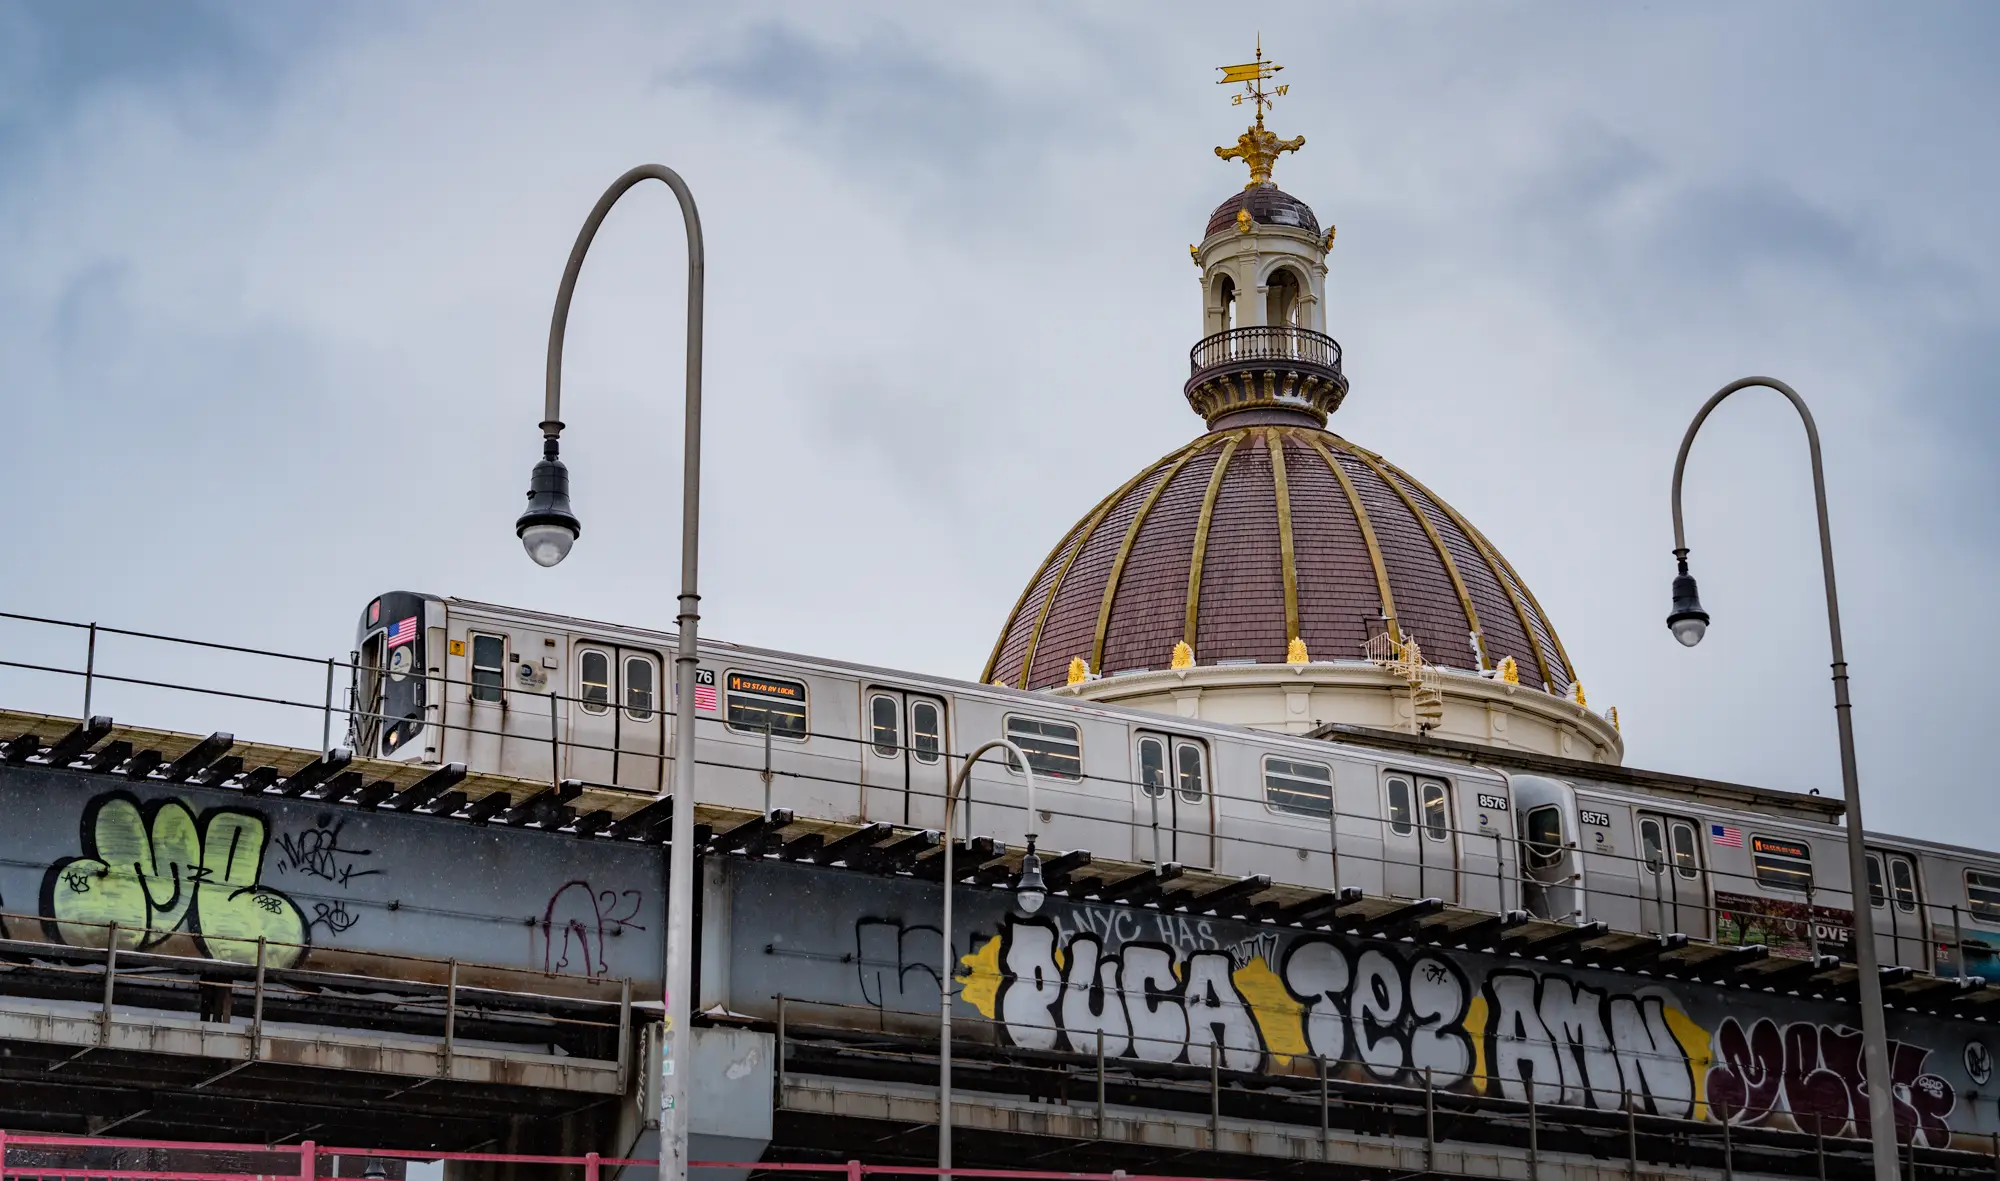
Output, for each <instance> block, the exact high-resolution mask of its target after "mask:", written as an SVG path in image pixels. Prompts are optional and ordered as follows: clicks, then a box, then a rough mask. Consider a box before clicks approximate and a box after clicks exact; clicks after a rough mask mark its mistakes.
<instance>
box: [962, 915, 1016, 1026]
mask: <svg viewBox="0 0 2000 1181" xmlns="http://www.w3.org/2000/svg"><path fill="white" fill-rule="evenodd" d="M958 962H959V963H961V964H963V965H965V969H966V970H965V974H964V975H962V976H953V977H952V979H954V980H957V981H958V982H959V983H960V985H962V987H961V988H960V989H959V991H958V995H959V999H961V1000H963V1001H964V1002H965V1003H966V1004H968V1005H971V1006H972V1007H973V1008H975V1009H977V1010H979V1015H980V1016H981V1017H984V1018H986V1019H987V1020H989V1021H990V1020H992V1019H993V1014H994V1012H995V1011H997V1010H998V1008H999V1005H1000V983H1001V981H1002V980H1003V979H1004V977H1003V976H1002V975H1001V974H1000V936H998V935H994V936H992V937H990V938H988V939H987V940H986V942H984V943H982V944H980V945H979V949H978V950H977V951H974V952H971V953H969V954H967V955H962V956H960V957H958Z"/></svg>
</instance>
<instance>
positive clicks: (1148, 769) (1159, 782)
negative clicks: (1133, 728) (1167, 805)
mask: <svg viewBox="0 0 2000 1181" xmlns="http://www.w3.org/2000/svg"><path fill="white" fill-rule="evenodd" d="M1139 790H1140V791H1142V792H1144V793H1146V795H1147V796H1148V797H1150V798H1152V799H1159V798H1160V797H1161V796H1163V795H1166V794H1167V744H1166V742H1165V741H1164V740H1163V739H1159V738H1154V737H1152V736H1151V735H1148V736H1146V737H1144V738H1141V739H1140V740H1139Z"/></svg>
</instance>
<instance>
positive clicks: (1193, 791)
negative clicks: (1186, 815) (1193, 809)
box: [1174, 742, 1203, 804]
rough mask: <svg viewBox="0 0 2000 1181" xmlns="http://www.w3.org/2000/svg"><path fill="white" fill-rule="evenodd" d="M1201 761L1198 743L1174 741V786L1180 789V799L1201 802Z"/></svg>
mask: <svg viewBox="0 0 2000 1181" xmlns="http://www.w3.org/2000/svg"><path fill="white" fill-rule="evenodd" d="M1201 762H1202V759H1201V744H1200V743H1198V742H1176V743H1174V786H1175V787H1177V788H1178V789H1179V790H1180V793H1181V799H1183V800H1186V801H1187V802H1188V803H1190V804H1199V803H1201V794H1202V778H1203V776H1202V766H1201Z"/></svg>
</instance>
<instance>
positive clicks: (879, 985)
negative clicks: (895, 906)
mask: <svg viewBox="0 0 2000 1181" xmlns="http://www.w3.org/2000/svg"><path fill="white" fill-rule="evenodd" d="M943 962H944V956H943V954H942V944H941V943H940V934H939V932H938V929H937V928H936V927H932V926H916V927H910V926H904V925H903V924H902V923H900V922H897V921H895V920H893V919H878V918H863V919H859V920H856V922H855V924H854V971H855V974H856V976H857V978H858V979H859V982H860V984H861V996H862V999H864V1000H865V1001H867V1003H869V1004H871V1005H873V1006H875V1007H876V1008H878V1009H902V1008H916V1007H920V1006H923V1005H926V1004H929V1005H935V1004H936V1003H937V999H938V986H939V984H940V983H941V982H942V979H943V978H942V976H941V972H942V969H941V968H940V966H939V965H940V964H942V963H943Z"/></svg>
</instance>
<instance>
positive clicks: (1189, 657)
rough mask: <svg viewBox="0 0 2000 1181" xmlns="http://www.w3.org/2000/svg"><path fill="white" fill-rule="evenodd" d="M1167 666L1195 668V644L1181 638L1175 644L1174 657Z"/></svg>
mask: <svg viewBox="0 0 2000 1181" xmlns="http://www.w3.org/2000/svg"><path fill="white" fill-rule="evenodd" d="M1167 667H1168V668H1175V669H1180V668H1193V667H1194V646H1193V645H1191V644H1189V643H1188V642H1187V641H1186V640H1181V641H1179V642H1177V643H1176V644H1175V645H1174V658H1173V660H1172V661H1171V662H1169V663H1168V665H1167Z"/></svg>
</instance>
